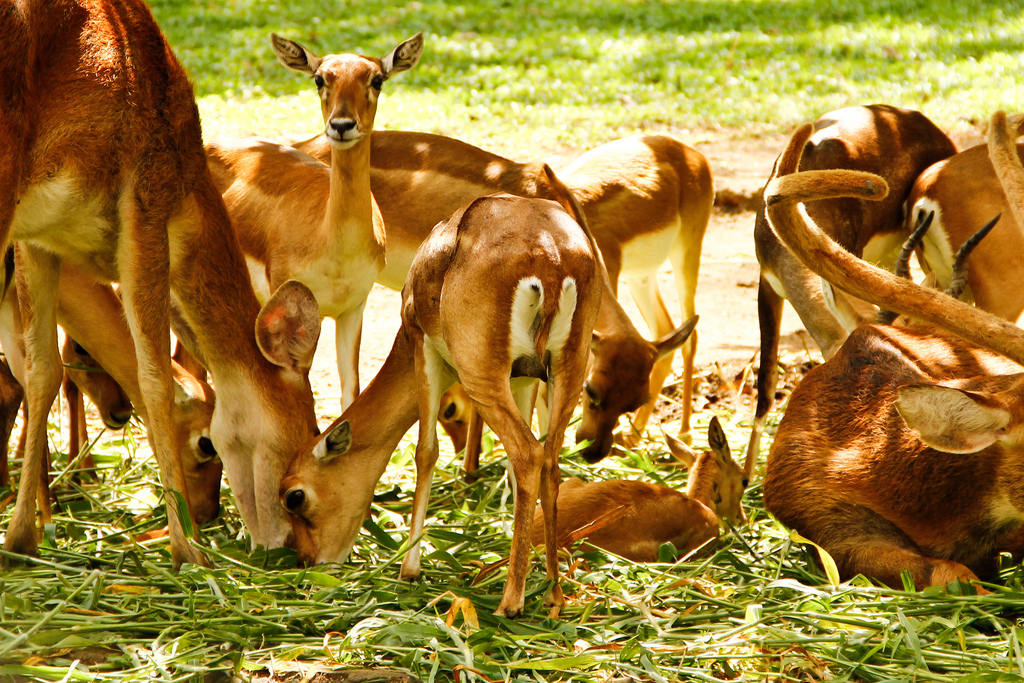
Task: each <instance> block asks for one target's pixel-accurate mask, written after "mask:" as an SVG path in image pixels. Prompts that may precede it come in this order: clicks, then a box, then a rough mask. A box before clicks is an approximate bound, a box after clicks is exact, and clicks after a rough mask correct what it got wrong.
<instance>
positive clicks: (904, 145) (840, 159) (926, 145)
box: [746, 104, 991, 476]
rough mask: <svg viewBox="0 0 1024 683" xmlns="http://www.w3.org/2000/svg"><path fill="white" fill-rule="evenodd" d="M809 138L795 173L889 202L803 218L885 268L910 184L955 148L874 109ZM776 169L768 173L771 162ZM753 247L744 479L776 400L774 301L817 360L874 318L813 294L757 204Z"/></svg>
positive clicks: (820, 124) (888, 110)
mask: <svg viewBox="0 0 1024 683" xmlns="http://www.w3.org/2000/svg"><path fill="white" fill-rule="evenodd" d="M813 130H814V132H813V134H812V135H811V136H810V138H808V141H807V146H806V149H804V150H803V156H802V158H801V161H800V170H801V171H813V170H826V169H850V170H856V171H867V172H871V173H877V174H878V175H880V176H882V177H883V178H885V181H886V183H888V185H889V194H888V195H887V197H886V198H885V199H884V200H882V201H877V202H871V201H864V200H863V199H861V198H859V197H830V198H827V199H823V200H821V201H818V202H814V203H813V204H810V205H809V206H808V208H807V211H808V213H809V214H810V216H811V218H812V219H813V220H814V221H815V223H816V224H817V225H818V226H820V227H821V229H822V230H824V231H826V232H827V233H828V234H829V236H830V237H832V238H833V239H834V240H835V241H836V242H838V243H839V244H841V245H842V246H843V247H844V248H845V249H847V250H848V251H850V253H852V254H854V255H856V256H863V257H864V258H865V259H867V260H868V261H871V262H873V263H879V264H882V265H885V266H887V267H890V268H891V266H892V259H893V257H895V254H896V251H897V250H898V249H899V246H900V244H901V243H902V241H903V238H904V237H905V233H904V230H903V227H902V226H903V212H904V200H905V199H906V197H907V194H908V193H909V191H910V187H911V184H912V183H913V182H914V179H915V178H917V176H918V175H919V174H920V173H921V171H923V170H924V169H925V168H927V167H928V166H929V165H930V164H932V163H934V162H936V161H939V160H940V159H945V158H947V157H949V156H952V155H953V154H955V153H956V146H955V145H954V144H953V142H952V141H951V140H950V139H949V138H948V137H947V136H946V134H945V133H943V132H942V131H941V130H939V129H938V128H937V127H936V126H935V124H933V123H932V122H931V121H930V120H928V119H927V118H926V117H925V116H924V115H923V114H921V113H920V112H916V111H912V110H909V109H899V108H897V107H891V106H888V105H882V104H874V105H870V106H867V107H847V108H845V109H839V110H837V111H833V112H830V113H828V114H825V115H824V116H822V117H821V118H819V119H818V120H817V121H815V122H814V124H813ZM775 163H776V167H777V166H778V161H776V162H775ZM989 218H991V216H990V217H989ZM979 225H980V224H979ZM978 227H979V226H978V225H976V226H974V230H976V229H977V228H978ZM972 232H973V230H972ZM754 245H755V248H756V251H757V260H758V263H759V264H760V267H761V278H760V282H759V284H758V288H757V318H758V323H759V325H760V328H761V354H760V355H761V358H760V369H759V370H758V374H757V407H756V409H755V413H754V426H753V430H752V432H751V435H750V443H749V445H748V446H747V458H746V469H747V476H751V474H752V473H753V468H754V466H755V464H756V461H757V456H758V453H759V452H760V444H761V434H762V433H763V432H764V425H765V421H766V420H767V418H768V413H769V412H771V409H772V405H773V404H774V401H775V384H776V382H777V380H778V362H779V335H780V333H781V325H782V304H783V301H784V300H789V302H790V303H791V304H792V305H793V308H794V309H795V310H796V312H797V313H798V314H799V315H800V320H801V321H802V322H803V324H804V326H805V327H806V328H807V331H808V332H809V333H810V335H811V337H812V338H813V339H814V341H815V343H816V344H817V345H818V348H819V349H821V353H822V355H823V356H824V357H825V358H826V359H827V358H830V357H831V356H832V354H834V353H835V352H836V351H837V350H838V349H839V347H840V346H841V345H842V343H843V342H844V341H845V340H846V337H847V335H849V334H850V332H851V331H853V330H854V329H855V328H856V327H857V326H858V325H860V324H862V323H865V322H868V321H869V320H871V318H872V317H873V316H874V311H869V310H867V307H866V306H864V305H863V303H862V302H858V301H857V300H855V299H851V298H850V297H849V296H847V295H846V294H844V293H843V292H835V291H834V290H827V289H826V290H824V291H823V290H822V286H821V282H820V280H819V279H818V278H817V277H816V276H815V275H814V273H812V272H811V270H810V269H809V268H807V267H806V266H805V265H804V264H802V263H800V261H799V260H798V259H797V258H795V257H794V255H793V254H792V253H791V252H790V251H789V250H788V249H787V248H786V246H785V245H784V244H783V243H782V242H780V241H779V239H778V237H777V236H776V235H775V234H774V233H773V232H772V230H771V227H769V225H768V222H767V220H766V214H765V209H764V206H763V202H762V206H761V208H760V209H759V211H758V214H757V218H756V219H755V223H754ZM830 294H831V295H832V296H831V297H830V296H829V295H830Z"/></svg>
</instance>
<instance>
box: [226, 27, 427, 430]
mask: <svg viewBox="0 0 1024 683" xmlns="http://www.w3.org/2000/svg"><path fill="white" fill-rule="evenodd" d="M271 42H272V44H273V47H274V52H275V54H276V55H277V58H278V60H280V62H281V63H282V64H284V65H285V66H286V67H288V68H289V69H294V70H295V71H298V72H300V73H304V74H307V75H309V76H311V77H312V78H313V83H314V84H315V85H316V88H317V93H318V94H319V97H320V103H321V108H322V110H323V118H324V124H325V126H326V131H325V134H324V139H325V140H327V141H328V148H327V152H326V163H327V165H328V166H330V169H329V170H328V169H325V168H324V167H323V165H322V164H319V163H317V162H315V161H313V160H312V159H310V158H309V157H308V156H306V155H305V154H302V153H299V152H297V151H296V150H294V149H292V148H291V147H287V146H284V145H279V144H276V143H274V142H272V141H270V140H262V139H252V138H250V139H239V140H232V139H218V140H214V141H212V142H210V143H209V144H208V145H207V146H206V153H207V157H208V158H209V163H210V170H211V172H212V173H213V179H214V182H215V183H216V184H217V189H218V190H219V191H220V192H221V194H222V195H223V196H224V203H225V205H226V206H227V209H228V213H229V214H230V216H231V221H232V224H233V225H234V226H235V230H236V231H237V233H238V238H239V241H240V242H241V244H242V250H243V251H244V252H245V255H246V258H247V260H248V263H249V270H250V275H251V277H252V281H253V283H255V287H256V291H257V294H258V295H259V296H260V298H261V299H263V300H266V299H267V298H269V297H270V294H271V292H273V291H274V290H275V289H277V288H278V287H279V286H280V285H281V283H283V282H285V281H286V280H289V279H296V280H299V281H300V282H302V283H304V284H305V285H306V286H308V287H309V288H310V290H311V291H312V292H313V295H314V296H315V297H316V301H317V303H318V304H319V305H320V313H321V315H322V316H324V317H328V318H333V319H334V321H335V325H336V328H337V333H336V335H335V340H336V346H337V349H336V350H337V357H338V372H339V374H340V376H341V391H342V402H341V407H342V410H344V409H345V408H346V407H348V405H349V404H350V403H351V402H352V400H353V399H354V398H355V397H356V395H357V394H358V393H359V340H360V337H361V335H362V329H363V308H364V307H365V306H366V297H367V296H368V295H369V293H370V289H371V288H372V287H373V281H374V279H375V278H376V277H377V275H378V273H380V271H381V269H383V268H384V263H385V258H384V254H385V235H384V223H383V221H382V220H381V215H380V211H379V210H378V209H377V205H376V203H375V202H374V199H373V195H371V194H370V139H371V133H372V131H373V120H374V117H375V116H376V113H377V102H378V98H379V97H380V91H381V88H382V87H383V85H384V81H386V80H388V79H389V78H391V77H392V76H395V75H396V74H399V73H401V72H403V71H407V70H409V69H411V68H413V67H414V66H416V63H417V62H418V61H419V58H420V54H421V53H422V51H423V34H422V33H418V34H416V35H415V36H413V37H412V38H409V39H408V40H406V41H404V42H403V43H401V44H400V45H398V46H397V47H396V48H395V49H394V50H392V51H391V53H390V54H388V55H387V56H386V57H384V58H382V59H376V58H373V57H362V56H359V55H353V54H340V55H327V56H325V57H317V56H316V55H314V54H313V53H312V52H310V51H309V50H308V49H307V48H305V47H303V46H302V45H300V44H298V43H296V42H294V41H291V40H287V39H285V38H282V37H281V36H278V35H276V34H274V35H272V36H271Z"/></svg>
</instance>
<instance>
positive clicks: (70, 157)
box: [0, 0, 320, 567]
mask: <svg viewBox="0 0 1024 683" xmlns="http://www.w3.org/2000/svg"><path fill="white" fill-rule="evenodd" d="M0 35H3V36H4V37H5V39H4V41H3V43H2V44H0V101H3V102H4V106H3V107H2V112H3V113H2V114H0V150H2V154H3V158H4V159H5V162H4V163H3V164H0V245H4V246H6V245H7V244H8V243H13V245H14V251H15V265H16V268H15V280H16V282H17V287H18V293H19V297H20V309H21V315H22V320H23V322H24V331H25V333H24V339H25V379H26V385H25V395H26V399H25V400H26V402H27V405H28V414H29V420H28V423H27V425H26V429H27V430H28V436H27V444H26V452H25V463H24V465H23V467H22V475H21V477H22V479H21V481H22V482H23V485H21V486H20V487H19V489H18V494H17V500H16V502H15V508H14V511H13V515H12V518H11V521H10V523H9V524H8V527H7V533H6V538H5V548H6V549H7V551H9V552H11V553H15V554H22V555H33V554H35V552H36V550H37V536H36V528H35V526H36V525H35V496H34V488H35V487H33V486H31V485H24V483H25V482H34V481H38V480H39V477H40V472H41V465H42V461H43V456H44V454H45V445H46V414H47V409H48V408H49V406H50V405H51V404H52V402H53V398H54V396H55V395H56V393H57V391H58V390H59V387H60V379H61V364H60V354H59V352H58V349H57V335H56V324H57V323H56V319H57V311H58V296H57V292H58V291H59V286H58V285H59V282H60V280H61V279H62V273H61V266H62V264H63V263H65V262H66V263H73V264H75V265H76V266H78V267H79V268H80V269H82V271H83V272H84V273H85V274H86V275H88V276H89V277H90V278H92V279H93V280H95V281H98V282H112V281H117V282H119V283H120V286H121V288H120V292H121V295H122V299H123V305H124V312H125V318H126V321H127V324H128V328H129V330H130V331H131V336H132V341H133V345H134V349H135V355H136V361H137V368H138V384H139V396H140V399H141V400H140V402H139V403H138V404H136V408H137V409H138V410H140V412H142V413H143V414H144V415H145V421H146V427H147V430H148V432H149V437H150V439H149V440H150V443H151V445H152V447H153V451H154V454H155V456H156V460H157V463H158V465H159V468H160V474H161V481H162V483H163V486H164V489H165V491H167V492H168V496H169V500H168V505H167V510H168V524H169V543H170V555H171V560H172V563H173V565H174V566H175V567H179V566H181V565H182V564H183V563H186V562H190V563H201V564H205V563H207V562H208V560H207V559H206V556H205V555H204V554H203V552H202V551H201V549H200V548H199V547H198V546H196V545H193V544H192V542H191V539H190V538H189V537H188V535H187V534H186V533H185V527H184V526H183V524H182V519H183V518H184V516H185V515H191V513H190V512H189V509H190V504H191V501H190V500H189V497H188V496H189V494H188V491H187V486H186V482H185V475H184V472H183V471H182V463H181V457H180V453H178V449H177V447H176V444H175V439H174V434H173V424H174V421H173V406H174V394H175V386H174V381H173V375H172V373H171V364H170V334H169V330H170V323H171V320H172V315H171V309H172V306H171V304H172V301H173V304H174V306H173V308H174V312H175V315H174V316H173V319H174V320H175V333H176V335H177V336H178V338H179V339H180V340H182V341H184V342H185V343H186V345H187V346H188V349H189V351H190V352H191V353H192V354H193V355H194V356H195V357H196V358H197V359H199V360H200V361H201V362H202V363H203V365H204V366H205V367H207V368H209V370H210V373H211V375H212V377H213V379H214V381H215V383H216V386H217V394H218V400H217V402H216V407H215V409H214V412H213V416H212V419H211V423H210V434H209V438H210V441H211V442H212V444H214V446H215V448H216V452H217V453H218V454H219V455H220V458H221V460H222V462H223V466H224V471H225V472H226V474H227V477H228V480H229V482H230V484H231V487H232V491H233V493H234V495H235V498H236V500H237V502H238V507H239V511H240V512H241V515H242V518H243V520H244V521H245V524H246V527H247V528H248V530H249V532H250V535H251V537H252V541H253V543H254V544H257V545H263V546H266V547H277V546H281V545H284V542H285V541H286V540H287V535H288V533H289V528H290V524H289V522H288V518H287V516H286V514H285V512H284V511H283V510H282V509H281V507H280V505H279V503H278V502H277V499H276V494H277V487H278V484H279V483H280V481H281V477H282V476H283V475H284V471H285V469H287V465H288V458H290V457H291V455H292V454H293V453H294V452H295V450H296V449H297V448H299V447H300V446H301V444H302V443H305V442H306V441H308V440H309V439H311V438H312V437H313V436H314V435H315V434H316V433H317V431H318V430H317V424H316V415H315V412H314V407H313V395H312V388H311V387H310V385H309V378H308V371H309V366H310V363H311V362H312V355H313V352H314V350H315V348H316V340H317V338H318V336H319V332H320V318H319V308H318V307H317V305H316V301H315V300H314V299H313V296H312V294H311V293H310V292H309V289H308V288H306V287H305V286H304V285H302V284H301V283H297V282H287V283H285V284H283V285H282V286H281V287H280V288H278V290H277V291H276V292H275V294H274V296H272V297H271V298H270V300H268V301H267V303H266V304H265V305H264V306H263V307H262V309H261V307H260V305H259V303H258V302H257V299H256V296H255V294H254V293H253V290H252V286H251V285H250V283H249V276H248V271H247V269H246V265H245V260H244V257H243V256H242V252H241V249H240V247H239V245H238V241H237V238H236V236H235V234H234V231H233V229H232V227H231V224H230V220H229V218H228V215H227V212H226V210H225V209H224V202H223V200H222V199H221V197H220V194H219V193H218V192H217V190H216V187H215V186H214V184H213V180H212V178H211V176H210V173H209V170H208V168H207V165H206V157H205V154H204V152H203V147H202V133H201V130H200V124H199V113H198V109H197V107H196V103H195V97H194V95H193V91H192V85H191V83H190V82H189V80H188V78H187V77H186V75H185V72H184V70H183V69H182V67H181V65H180V64H179V62H178V61H177V59H176V58H175V57H174V55H173V52H172V51H171V48H170V46H169V45H168V44H167V41H166V39H165V38H164V36H163V34H162V33H161V31H160V29H159V27H158V26H157V24H156V22H155V20H154V19H153V16H152V14H151V12H150V10H149V9H148V7H147V6H146V5H145V4H144V3H143V2H141V0H123V1H118V2H113V1H111V0H77V1H75V2H72V1H70V0H24V1H23V2H19V3H18V4H17V5H12V4H11V3H10V2H9V0H8V2H7V5H6V9H4V10H2V11H0ZM69 141H74V144H69ZM72 337H74V338H76V339H79V340H80V341H82V343H83V344H85V345H86V346H87V348H89V349H90V351H91V352H93V353H95V354H98V353H99V347H95V346H94V345H92V344H90V343H89V342H87V341H86V340H85V338H84V337H83V335H82V334H81V333H80V332H78V331H74V332H72ZM108 369H109V368H108ZM172 491H173V492H180V493H181V496H183V497H184V498H185V503H186V505H185V506H180V505H177V504H175V503H176V501H177V500H179V499H178V498H177V497H176V496H175V497H174V499H173V500H171V498H170V492H172Z"/></svg>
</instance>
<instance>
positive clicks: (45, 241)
mask: <svg viewBox="0 0 1024 683" xmlns="http://www.w3.org/2000/svg"><path fill="white" fill-rule="evenodd" d="M11 237H12V239H15V240H20V241H26V242H30V243H33V244H35V245H37V246H40V247H42V248H44V249H46V250H48V251H51V252H53V253H55V254H57V255H58V256H60V257H62V258H64V259H67V260H69V261H74V262H75V263H78V264H79V265H81V266H82V267H84V268H85V269H86V270H88V271H90V272H91V273H93V274H94V275H99V276H102V277H104V278H106V279H108V280H116V279H117V268H116V265H115V264H116V253H117V237H118V227H117V207H116V206H114V205H113V203H112V202H110V201H109V200H108V199H107V198H106V197H104V196H102V195H99V194H96V193H90V192H87V191H86V190H85V189H84V188H83V187H82V184H81V183H80V182H79V180H78V178H76V177H75V176H73V175H71V174H62V175H57V176H55V177H53V178H49V179H47V180H45V181H42V182H39V183H36V184H34V185H32V186H31V187H29V188H28V189H27V190H26V191H25V192H24V193H23V194H22V196H21V198H20V199H19V201H18V206H17V208H16V209H15V212H14V220H13V222H12V224H11Z"/></svg>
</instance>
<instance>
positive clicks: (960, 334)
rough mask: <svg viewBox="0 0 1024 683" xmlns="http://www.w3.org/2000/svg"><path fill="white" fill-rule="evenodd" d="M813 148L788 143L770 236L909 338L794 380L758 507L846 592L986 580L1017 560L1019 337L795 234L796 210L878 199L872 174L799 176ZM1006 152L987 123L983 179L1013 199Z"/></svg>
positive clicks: (834, 247)
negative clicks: (1002, 179) (817, 549)
mask: <svg viewBox="0 0 1024 683" xmlns="http://www.w3.org/2000/svg"><path fill="white" fill-rule="evenodd" d="M997 124H998V125H997ZM810 134H811V129H810V127H809V126H804V127H802V128H801V129H800V130H798V131H797V132H796V133H795V134H794V136H793V139H792V140H791V142H790V144H789V147H788V148H787V149H786V151H785V152H784V153H783V155H782V157H780V159H779V162H778V164H777V166H776V172H775V174H774V178H773V179H772V180H771V182H770V183H769V184H768V186H767V188H766V189H765V199H766V203H767V207H768V220H769V221H770V223H771V225H772V227H773V228H774V229H775V230H776V232H777V233H778V235H779V237H780V238H781V239H782V240H783V241H784V242H785V243H786V245H787V246H788V247H789V248H790V249H792V250H793V252H794V253H795V254H796V255H797V257H798V258H799V259H800V260H801V261H802V262H803V263H805V264H806V265H808V266H809V267H811V268H813V269H814V270H815V272H817V273H818V274H820V275H821V276H822V277H823V278H824V279H826V280H827V281H829V282H831V283H833V284H834V285H835V286H837V287H841V288H842V289H843V290H844V291H846V292H847V293H848V294H850V295H851V296H855V297H858V298H860V299H863V300H865V301H869V302H872V303H874V304H876V305H879V306H884V307H885V308H887V309H889V310H892V311H895V312H897V313H899V314H901V315H905V316H908V317H910V318H912V319H913V320H916V321H919V322H918V323H916V324H913V325H911V326H909V327H906V328H896V327H888V326H874V325H866V326H862V327H860V328H858V329H857V330H855V331H854V332H853V333H852V334H851V335H850V337H849V339H848V340H847V341H846V343H845V344H844V345H843V346H842V347H841V348H840V349H839V351H838V352H837V353H836V354H835V355H833V356H832V357H831V358H830V359H829V360H828V361H827V362H826V363H825V364H824V365H821V366H819V367H818V368H815V369H813V370H812V371H811V372H809V373H808V374H807V375H806V377H805V378H804V380H803V382H802V383H801V384H800V385H799V386H798V387H797V389H796V391H794V392H793V395H792V397H791V398H790V401H789V406H788V409H787V411H786V415H785V416H784V418H783V420H782V422H781V423H780V425H779V429H778V432H777V435H776V437H775V441H774V443H773V444H772V448H771V451H770V453H769V456H768V462H767V469H766V475H765V481H764V500H765V505H766V506H767V508H768V510H769V511H771V512H772V514H774V515H775V516H776V517H777V518H778V519H779V520H780V521H781V522H783V523H784V524H786V525H787V526H790V527H792V528H794V529H796V530H797V531H798V532H799V533H801V534H802V535H804V536H805V537H807V538H809V539H810V540H811V541H813V542H815V543H817V544H818V545H819V546H821V547H823V548H824V549H825V550H826V551H828V552H829V553H830V554H831V555H832V557H833V558H834V559H835V561H836V564H837V566H838V568H839V572H840V575H841V576H842V577H844V578H849V577H851V576H853V575H856V574H865V575H867V576H870V577H873V578H875V579H877V580H879V581H881V582H883V583H885V584H886V585H889V586H892V587H895V588H900V587H902V586H903V583H902V579H901V575H902V574H903V572H908V573H909V575H910V577H911V579H912V580H913V581H914V584H915V585H916V586H917V587H918V588H923V587H925V586H929V585H945V584H946V583H947V582H949V581H952V580H954V579H961V580H964V581H975V580H977V579H978V578H979V577H980V578H982V579H986V580H991V579H993V578H995V576H996V573H997V572H996V570H997V558H998V554H999V553H1000V552H1008V553H1011V554H1013V555H1014V557H1016V558H1017V559H1020V557H1021V556H1022V555H1024V546H1022V542H1021V539H1022V536H1021V531H1022V528H1024V527H1022V523H1024V490H1022V488H1021V486H1020V483H1019V482H1020V473H1021V466H1022V465H1021V463H1022V457H1024V453H1022V451H1021V445H1020V440H1019V433H1020V431H1021V429H1022V427H1021V424H1022V418H1024V410H1022V408H1021V406H1022V405H1024V404H1022V400H1021V397H1022V394H1024V366H1022V365H1021V363H1022V362H1024V331H1022V330H1021V329H1020V328H1018V327H1016V326H1015V325H1013V324H1011V323H1009V322H1007V321H1005V320H1003V319H1000V318H998V317H996V316H994V315H992V314H990V313H987V312H984V311H981V310H979V309H977V308H974V307H971V306H968V305H966V304H964V303H961V302H959V301H956V300H954V299H952V298H950V297H948V296H946V295H944V294H942V293H940V292H937V291H934V290H932V289H928V288H924V287H921V286H920V285H917V284H915V283H913V282H911V281H909V280H906V279H901V278H897V277H896V276H894V275H892V274H891V273H888V272H886V271H884V270H882V269H879V268H876V267H874V266H871V265H870V264H867V263H865V262H864V261H862V260H860V259H858V258H856V257H855V256H853V255H851V254H850V253H849V252H848V251H846V250H845V249H843V248H842V246H840V245H839V244H837V243H836V242H835V241H833V240H832V239H831V238H830V237H828V235H827V234H826V233H825V232H824V231H823V230H822V229H821V228H820V227H818V226H817V225H816V224H815V223H814V222H813V221H812V220H809V219H807V215H806V214H802V213H801V212H800V211H799V210H798V203H799V202H814V201H816V200H817V199H819V198H829V197H840V196H856V197H862V198H866V199H871V198H882V197H884V196H885V194H886V192H887V187H886V184H885V181H884V179H882V178H880V177H879V176H876V175H873V174H869V173H861V172H856V171H817V172H800V173H798V172H796V171H797V168H798V165H799V160H800V152H801V149H802V148H803V145H804V142H805V141H806V140H807V138H808V136H809V135H810ZM1013 147H1014V146H1013V141H1012V138H1011V137H1010V133H1009V131H1008V130H1007V129H1006V125H1005V119H1004V118H1000V117H996V120H995V121H994V124H993V126H992V132H991V137H990V148H991V151H992V153H993V156H994V157H997V158H998V159H999V160H998V161H997V162H996V167H997V169H1000V173H1001V174H1006V175H1008V176H1013V177H1014V178H1015V181H1016V184H1017V186H1018V187H1022V188H1024V168H1022V167H1021V165H1020V160H1019V157H1018V156H1017V154H1016V150H1015V149H1013ZM1007 149H1012V153H1006V150H1007Z"/></svg>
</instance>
